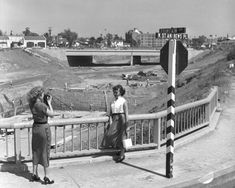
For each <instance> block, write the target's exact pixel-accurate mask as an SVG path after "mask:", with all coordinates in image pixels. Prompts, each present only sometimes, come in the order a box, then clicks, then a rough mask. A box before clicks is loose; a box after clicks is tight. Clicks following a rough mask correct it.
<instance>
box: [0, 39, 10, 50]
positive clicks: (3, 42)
mask: <svg viewBox="0 0 235 188" xmlns="http://www.w3.org/2000/svg"><path fill="white" fill-rule="evenodd" d="M9 46H10V43H9V37H8V36H0V48H9Z"/></svg>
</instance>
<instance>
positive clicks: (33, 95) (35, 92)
mask: <svg viewBox="0 0 235 188" xmlns="http://www.w3.org/2000/svg"><path fill="white" fill-rule="evenodd" d="M44 92H45V90H44V88H43V87H41V86H36V87H34V88H32V89H31V90H30V91H29V92H28V93H27V100H28V103H29V106H30V108H31V107H32V106H33V105H34V104H35V102H36V100H37V98H38V97H39V96H41V95H42V93H44Z"/></svg>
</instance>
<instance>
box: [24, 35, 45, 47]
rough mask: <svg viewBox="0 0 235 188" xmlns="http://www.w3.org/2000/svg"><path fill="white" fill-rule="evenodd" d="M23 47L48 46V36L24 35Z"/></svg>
mask: <svg viewBox="0 0 235 188" xmlns="http://www.w3.org/2000/svg"><path fill="white" fill-rule="evenodd" d="M23 47H25V48H35V47H39V48H46V38H45V37H44V36H24V39H23Z"/></svg>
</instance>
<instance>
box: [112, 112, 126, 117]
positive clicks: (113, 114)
mask: <svg viewBox="0 0 235 188" xmlns="http://www.w3.org/2000/svg"><path fill="white" fill-rule="evenodd" d="M121 114H124V113H112V116H115V115H121Z"/></svg>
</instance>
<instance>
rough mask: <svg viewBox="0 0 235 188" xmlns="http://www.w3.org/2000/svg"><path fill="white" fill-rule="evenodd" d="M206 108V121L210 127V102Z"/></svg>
mask: <svg viewBox="0 0 235 188" xmlns="http://www.w3.org/2000/svg"><path fill="white" fill-rule="evenodd" d="M205 108H206V110H205V111H206V120H207V121H208V122H209V126H210V102H209V103H207V104H206V105H205Z"/></svg>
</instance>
